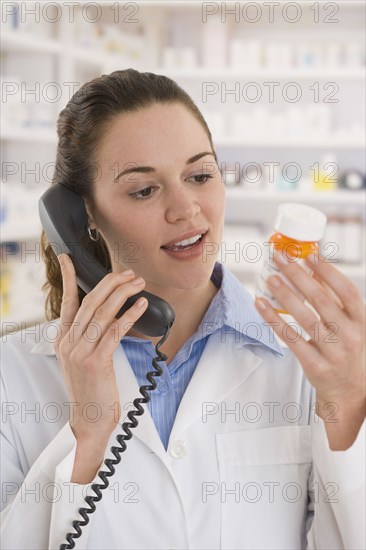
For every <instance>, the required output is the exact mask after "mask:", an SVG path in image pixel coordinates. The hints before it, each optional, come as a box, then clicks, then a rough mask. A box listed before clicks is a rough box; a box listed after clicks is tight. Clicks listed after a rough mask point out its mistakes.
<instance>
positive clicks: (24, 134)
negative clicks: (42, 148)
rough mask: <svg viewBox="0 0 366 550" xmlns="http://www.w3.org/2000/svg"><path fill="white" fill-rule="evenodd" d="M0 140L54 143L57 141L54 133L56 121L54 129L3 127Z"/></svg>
mask: <svg viewBox="0 0 366 550" xmlns="http://www.w3.org/2000/svg"><path fill="white" fill-rule="evenodd" d="M1 140H2V141H20V142H25V143H29V142H36V143H44V144H50V145H55V144H56V143H57V141H58V138H57V134H56V123H55V131H54V132H53V131H51V130H49V129H47V130H45V129H44V128H37V127H30V128H19V129H14V130H13V129H11V128H5V129H3V131H2V135H1Z"/></svg>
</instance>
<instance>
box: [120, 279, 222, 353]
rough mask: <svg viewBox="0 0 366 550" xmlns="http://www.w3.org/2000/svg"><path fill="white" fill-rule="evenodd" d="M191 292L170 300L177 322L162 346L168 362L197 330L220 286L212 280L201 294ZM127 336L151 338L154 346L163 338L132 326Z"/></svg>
mask: <svg viewBox="0 0 366 550" xmlns="http://www.w3.org/2000/svg"><path fill="white" fill-rule="evenodd" d="M189 292H190V291H189V290H188V291H187V295H182V293H180V296H179V300H177V301H174V300H173V301H171V302H170V305H171V306H172V308H173V309H174V311H175V322H174V324H173V326H172V327H171V329H170V333H169V336H168V339H167V341H166V342H164V344H163V345H162V346H161V348H160V350H161V351H162V353H165V354H166V355H168V357H169V361H167V362H170V361H171V359H172V358H173V356H174V355H175V354H176V353H177V351H178V350H179V349H180V348H181V347H182V345H183V344H184V343H185V342H186V341H187V340H188V339H189V338H190V337H191V336H192V334H194V333H195V332H196V331H197V329H198V327H199V325H200V323H201V321H202V319H203V318H204V316H205V313H206V311H207V310H208V308H209V306H210V304H211V302H212V300H213V298H214V296H215V295H216V294H217V292H218V288H217V287H216V286H215V285H214V284H213V282H212V281H211V280H210V281H209V284H208V286H207V289H206V290H205V291H204V292H203V293H202V295H201V296H199V297H197V296H194V298H192V296H191V297H190V296H189ZM126 336H134V337H136V338H141V339H143V340H151V341H152V343H153V344H154V346H156V344H157V343H158V342H159V340H160V339H161V336H158V337H152V336H145V335H144V334H142V333H140V332H138V331H136V330H135V329H134V328H131V329H130V330H129V331H128V333H127V334H126Z"/></svg>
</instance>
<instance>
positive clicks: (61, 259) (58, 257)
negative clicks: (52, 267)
mask: <svg viewBox="0 0 366 550" xmlns="http://www.w3.org/2000/svg"><path fill="white" fill-rule="evenodd" d="M57 259H58V261H59V264H60V266H61V267H62V266H63V261H64V259H63V256H62V254H59V255H58V256H57Z"/></svg>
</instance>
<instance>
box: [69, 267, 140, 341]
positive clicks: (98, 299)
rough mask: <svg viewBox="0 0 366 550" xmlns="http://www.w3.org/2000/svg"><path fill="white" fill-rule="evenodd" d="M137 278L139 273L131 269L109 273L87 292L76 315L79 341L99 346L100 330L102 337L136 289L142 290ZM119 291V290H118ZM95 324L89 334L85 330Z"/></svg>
mask: <svg viewBox="0 0 366 550" xmlns="http://www.w3.org/2000/svg"><path fill="white" fill-rule="evenodd" d="M134 278H135V274H134V273H133V272H131V271H130V270H128V271H127V272H124V273H123V272H122V273H115V272H113V273H108V274H107V275H106V276H105V277H103V279H102V280H101V281H99V283H98V284H97V285H96V286H95V287H94V288H93V290H91V291H90V292H89V294H87V296H85V298H84V299H83V301H82V304H81V306H80V308H79V310H78V312H77V314H76V317H75V323H74V324H75V330H74V340H75V341H76V342H84V344H86V345H87V346H88V348H89V349H90V347H95V345H96V344H97V342H96V341H95V337H96V333H98V334H99V338H100V337H101V336H102V335H103V333H104V332H105V331H106V330H107V327H108V326H109V325H110V324H111V323H112V322H113V321H114V317H115V314H116V313H117V312H118V311H119V309H120V308H121V307H122V305H123V304H124V303H125V301H126V300H127V298H128V297H129V296H130V295H132V294H136V292H141V290H142V288H143V285H142V287H139V288H137V287H136V286H133V285H132V286H131V282H132V280H133V279H134ZM127 285H129V286H127ZM132 289H133V290H132ZM116 291H117V294H115V292H116ZM129 291H130V292H129ZM108 299H109V301H108ZM91 324H92V327H94V330H92V328H91V329H89V331H90V332H89V334H90V338H89V337H88V334H86V335H85V332H86V331H87V330H88V327H89V326H90V325H91ZM92 333H93V334H92ZM93 344H94V345H93Z"/></svg>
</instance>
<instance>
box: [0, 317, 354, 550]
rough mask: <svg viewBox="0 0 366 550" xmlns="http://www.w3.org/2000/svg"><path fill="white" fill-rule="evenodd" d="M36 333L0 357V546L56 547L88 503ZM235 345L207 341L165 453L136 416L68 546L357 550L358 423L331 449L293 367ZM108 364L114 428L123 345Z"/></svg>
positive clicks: (54, 380)
mask: <svg viewBox="0 0 366 550" xmlns="http://www.w3.org/2000/svg"><path fill="white" fill-rule="evenodd" d="M38 328H39V332H41V335H43V339H40V338H39V336H40V335H39V334H38V335H37V334H34V335H33V336H31V335H30V334H29V333H30V331H29V330H27V331H26V333H23V336H21V334H22V333H17V334H15V335H12V336H10V337H9V336H8V337H7V343H6V344H5V345H4V347H3V350H2V361H3V373H2V375H3V384H4V386H3V390H2V391H3V392H4V393H3V400H4V401H5V405H3V437H4V439H3V444H2V454H3V466H2V468H3V472H2V475H3V491H4V493H3V495H4V496H3V498H2V506H3V507H4V501H6V498H7V497H8V501H7V502H8V505H7V507H6V508H5V509H4V511H3V512H2V532H1V539H2V548H4V549H10V548H13V549H18V550H19V549H23V548H24V549H33V548H34V549H37V550H39V549H44V548H52V549H53V548H58V547H59V545H60V544H62V543H64V542H65V534H66V533H67V532H69V531H72V532H73V531H74V530H73V528H72V525H71V522H72V521H73V520H74V519H82V518H81V516H80V515H79V514H78V509H79V508H80V507H81V506H84V505H85V506H87V505H86V504H85V502H84V500H83V497H82V492H83V491H84V494H92V495H94V492H93V491H90V490H89V492H88V493H86V492H85V490H86V489H88V488H89V487H90V485H91V484H89V485H88V486H83V485H78V484H71V483H69V480H70V479H71V473H72V468H73V459H74V453H75V447H76V441H75V438H74V436H73V432H72V430H71V428H70V424H69V415H70V410H71V407H70V405H67V403H68V402H69V401H70V400H69V397H68V394H67V390H66V387H65V384H64V382H63V378H62V374H61V372H60V369H59V367H58V365H57V361H56V358H55V355H54V351H53V341H54V336H53V335H52V333H51V329H52V328H55V322H52V323H46V324H45V325H40V326H39V327H38ZM36 342H37V343H36ZM34 344H36V345H34ZM243 344H244V342H243V341H242V342H241V343H238V342H236V341H235V336H234V335H233V334H230V333H226V334H225V338H223V336H222V332H220V331H218V332H216V333H215V334H212V335H210V337H209V338H208V341H207V345H206V347H205V349H204V352H203V354H202V356H201V359H200V361H199V363H198V365H197V368H196V370H195V372H194V375H193V378H192V380H191V382H190V384H189V386H188V388H187V391H186V392H185V394H184V396H183V399H182V402H181V404H180V407H179V410H178V413H177V416H176V420H175V423H174V426H173V429H172V433H171V436H170V441H169V447H168V451H165V449H164V447H163V445H162V443H161V440H160V438H159V435H158V432H157V431H156V428H155V425H154V422H153V420H152V418H151V416H150V413H149V412H148V410H146V412H145V414H144V415H143V416H142V417H140V420H139V425H138V427H137V428H136V429H135V430H134V437H133V438H132V440H131V441H130V442H129V443H128V448H127V451H126V452H125V453H123V454H122V455H121V456H122V460H121V462H120V464H119V465H118V466H116V473H115V475H114V476H113V477H112V478H109V483H110V486H109V487H108V488H107V489H106V490H104V491H103V499H102V500H101V501H100V502H98V503H96V512H95V513H94V514H92V515H91V516H89V517H90V523H89V524H88V525H87V526H86V527H84V528H83V535H82V537H81V538H79V539H76V540H75V542H76V548H77V549H79V548H89V549H91V548H94V549H108V550H109V549H117V548H118V549H122V548H123V549H155V550H156V549H170V550H171V549H187V548H190V549H218V548H225V549H226V548H227V549H229V548H230V549H233V548H236V549H251V550H253V549H262V550H264V549H266V550H267V549H274V548H276V549H281V550H284V549H291V550H294V549H300V548H309V549H310V548H311V549H312V548H314V549H315V548H316V549H327V550H330V549H335V548H337V549H340V548H342V549H347V550H351V549H358V550H360V549H361V548H365V540H364V517H365V503H364V494H365V485H364V433H365V426H364V425H363V427H362V428H361V430H360V431H359V434H358V437H357V440H356V441H355V442H354V444H353V445H352V447H351V448H349V449H347V450H346V451H338V452H334V451H331V450H330V449H329V447H328V444H327V438H326V433H325V429H324V423H323V421H322V420H321V419H320V418H319V417H318V416H317V415H316V414H315V412H314V408H313V401H314V391H313V388H312V387H311V386H310V384H309V383H308V382H307V380H306V379H305V377H304V375H303V371H302V368H301V365H300V363H299V362H298V361H297V359H296V358H295V356H294V355H293V354H292V353H291V352H290V350H289V349H288V348H287V347H286V346H284V347H283V351H284V353H285V355H284V356H280V355H278V354H276V353H275V352H273V351H271V350H270V349H269V348H268V347H264V346H262V345H261V344H258V345H254V344H252V345H243ZM113 360H114V367H115V372H116V378H117V384H118V388H119V392H120V398H121V404H122V411H123V413H122V415H121V419H120V420H121V421H122V420H123V419H124V418H125V415H126V412H127V410H128V408H129V403H131V402H132V401H133V399H134V398H135V397H137V396H138V395H139V393H138V386H137V382H136V379H135V376H134V374H133V371H132V369H131V367H130V364H129V362H128V360H127V358H126V355H125V353H124V351H123V348H122V346H119V347H118V348H117V349H116V351H115V353H114V357H113ZM31 410H33V411H34V412H33V414H32V413H30V412H29V411H31ZM4 411H5V413H6V414H5V415H4ZM27 411H28V413H27ZM95 413H96V411H95V410H93V409H90V410H89V418H92V417H94V415H95ZM331 413H332V411H330V413H329V418H330V417H331ZM120 431H121V429H120V427H119V426H117V428H116V430H115V432H114V433H113V434H112V436H111V438H110V441H109V445H108V448H107V451H106V454H105V458H107V457H111V458H113V455H112V454H111V453H110V452H109V449H110V446H111V445H114V444H115V436H116V434H118V433H119V432H120ZM102 468H103V469H105V470H107V468H106V466H105V465H102ZM95 481H96V482H100V483H101V480H100V478H99V477H98V476H96V478H95ZM22 482H23V483H22Z"/></svg>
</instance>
